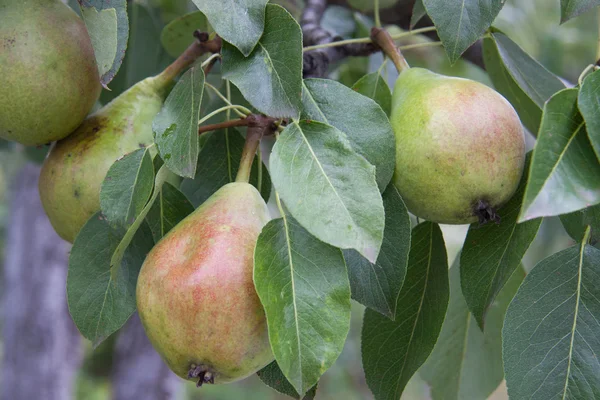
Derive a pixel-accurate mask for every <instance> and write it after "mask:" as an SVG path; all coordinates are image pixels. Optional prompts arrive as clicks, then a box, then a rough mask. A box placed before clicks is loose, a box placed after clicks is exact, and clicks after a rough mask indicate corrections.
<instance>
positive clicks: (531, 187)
mask: <svg viewBox="0 0 600 400" xmlns="http://www.w3.org/2000/svg"><path fill="white" fill-rule="evenodd" d="M598 203H600V163H598V159H597V157H596V155H595V154H594V151H593V150H592V147H591V145H590V142H589V139H588V137H587V134H586V131H585V124H584V122H583V118H582V117H581V115H580V114H579V111H578V110H577V89H564V90H561V91H560V92H558V93H557V94H555V95H554V96H552V98H550V100H549V101H548V103H546V106H545V107H544V115H543V117H542V125H541V126H540V132H539V135H538V140H537V143H536V145H535V149H534V150H533V158H532V161H531V167H530V169H529V178H528V182H527V188H526V189H525V196H524V198H523V207H522V209H521V214H520V216H519V221H520V222H522V221H527V220H529V219H533V218H538V217H546V216H552V215H559V214H566V213H569V212H572V211H576V210H580V209H582V208H585V207H588V206H591V205H594V204H598Z"/></svg>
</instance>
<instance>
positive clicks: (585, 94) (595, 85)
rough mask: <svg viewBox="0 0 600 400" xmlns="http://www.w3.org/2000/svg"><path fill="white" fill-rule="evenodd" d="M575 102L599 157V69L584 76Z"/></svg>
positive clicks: (599, 157)
mask: <svg viewBox="0 0 600 400" xmlns="http://www.w3.org/2000/svg"><path fill="white" fill-rule="evenodd" d="M577 104H578V106H579V111H580V112H581V115H582V116H583V119H584V120H585V126H586V129H587V133H588V137H589V138H590V142H591V143H592V146H593V147H594V151H595V152H596V156H597V157H598V159H600V117H599V115H600V70H598V71H596V72H594V73H592V74H590V75H589V76H588V77H587V78H585V80H584V81H583V84H582V85H581V89H580V90H579V98H578V99H577Z"/></svg>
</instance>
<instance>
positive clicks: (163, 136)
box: [152, 65, 204, 178]
mask: <svg viewBox="0 0 600 400" xmlns="http://www.w3.org/2000/svg"><path fill="white" fill-rule="evenodd" d="M203 92H204V72H203V71H202V68H201V67H200V66H199V65H196V66H194V67H192V68H190V69H189V70H187V71H186V73H185V74H183V76H182V77H181V79H180V80H179V81H178V82H177V84H176V85H175V88H173V90H172V91H171V93H170V94H169V97H167V100H166V101H165V104H164V105H163V107H162V109H161V110H160V112H159V113H158V115H157V116H156V117H155V118H154V121H153V122H152V130H153V131H154V138H155V142H156V146H157V147H158V151H159V153H160V156H161V158H162V159H163V160H164V162H165V164H166V165H167V167H169V169H170V170H171V171H173V172H175V173H176V174H177V175H179V176H183V177H187V178H193V177H194V175H195V174H196V164H197V163H198V153H199V152H200V148H199V145H198V120H199V119H200V104H201V103H202V94H203Z"/></svg>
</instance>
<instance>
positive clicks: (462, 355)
mask: <svg viewBox="0 0 600 400" xmlns="http://www.w3.org/2000/svg"><path fill="white" fill-rule="evenodd" d="M457 261H458V258H457ZM461 267H462V266H461ZM524 277H525V274H524V272H523V270H522V269H519V270H517V271H516V272H515V273H514V274H513V275H512V276H511V277H510V279H509V280H508V282H507V283H506V286H504V288H503V289H502V291H501V292H500V294H499V295H498V297H497V298H496V300H495V301H494V303H493V304H492V305H491V306H490V310H489V313H488V314H487V315H486V316H485V325H486V329H485V332H482V331H481V330H480V329H479V328H478V327H477V322H476V321H475V318H474V317H473V316H472V315H471V313H470V312H469V309H468V307H467V303H465V300H464V298H463V296H462V293H461V290H460V272H459V266H458V262H455V265H454V266H452V268H450V303H449V304H448V313H447V314H446V319H445V320H444V324H443V325H442V332H441V333H440V337H439V338H438V341H437V343H436V345H435V347H434V349H433V352H432V353H431V356H429V358H428V359H427V361H426V362H425V364H423V366H422V367H421V369H420V370H419V375H420V376H421V378H422V379H423V380H424V381H425V382H427V384H428V386H429V390H430V397H429V398H430V399H431V400H461V399H487V398H488V397H489V396H490V395H491V394H492V392H494V390H496V388H497V387H498V385H500V382H502V379H503V378H504V371H502V323H503V322H504V314H505V313H506V309H507V308H508V304H509V303H510V301H511V300H512V298H513V297H514V295H515V293H516V292H517V289H518V288H519V285H520V284H521V282H522V281H523V278H524Z"/></svg>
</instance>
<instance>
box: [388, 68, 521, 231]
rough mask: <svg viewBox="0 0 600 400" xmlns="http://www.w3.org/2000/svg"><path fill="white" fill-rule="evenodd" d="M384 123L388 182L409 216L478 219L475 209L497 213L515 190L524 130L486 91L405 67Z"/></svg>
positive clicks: (500, 101)
mask: <svg viewBox="0 0 600 400" xmlns="http://www.w3.org/2000/svg"><path fill="white" fill-rule="evenodd" d="M390 122H391V124H392V127H393V129H394V132H395V135H396V169H395V173H394V178H393V182H394V185H395V186H396V187H397V188H398V191H399V192H400V194H401V196H402V198H403V199H404V202H405V203H406V206H407V207H408V209H409V211H410V212H411V213H413V214H414V215H416V216H418V217H421V218H424V219H426V220H428V221H433V222H437V223H442V224H468V223H472V222H475V221H477V220H478V218H479V220H480V221H482V220H485V218H486V215H483V216H482V215H481V212H484V213H485V212H486V208H487V210H488V211H489V210H496V209H497V208H499V207H500V206H502V205H503V204H504V203H506V202H507V201H508V200H509V199H510V198H511V197H512V195H513V194H514V192H515V191H516V189H517V186H518V185H519V181H520V179H521V175H522V174H523V167H524V163H525V137H524V132H523V127H522V125H521V122H520V120H519V117H518V115H517V113H516V112H515V110H514V109H513V107H512V106H511V105H510V103H509V102H508V101H507V100H506V99H505V98H504V97H502V96H501V95H500V94H499V93H497V92H496V91H494V90H493V89H491V88H489V87H487V86H485V85H483V84H481V83H478V82H475V81H471V80H468V79H462V78H454V77H447V76H443V75H439V74H436V73H433V72H431V71H428V70H426V69H423V68H410V69H406V70H403V71H402V72H401V73H400V76H399V77H398V80H397V81H396V84H395V86H394V93H393V97H392V112H391V116H390ZM482 206H483V207H482Z"/></svg>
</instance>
